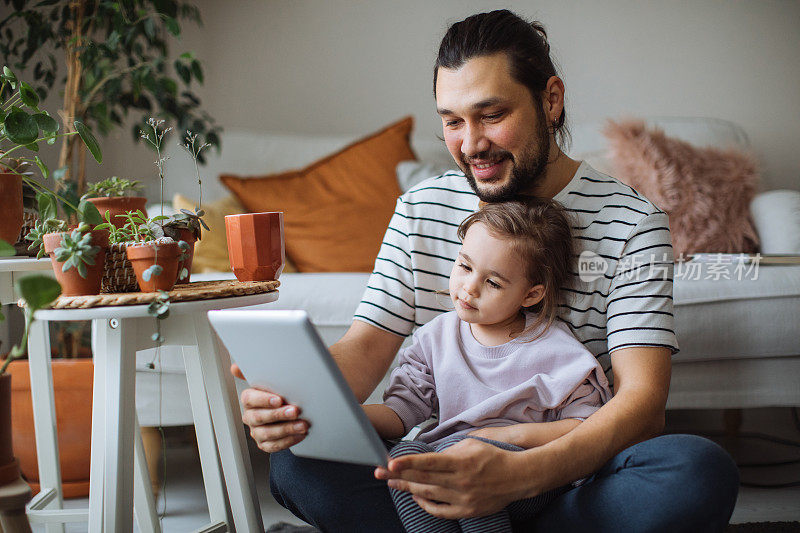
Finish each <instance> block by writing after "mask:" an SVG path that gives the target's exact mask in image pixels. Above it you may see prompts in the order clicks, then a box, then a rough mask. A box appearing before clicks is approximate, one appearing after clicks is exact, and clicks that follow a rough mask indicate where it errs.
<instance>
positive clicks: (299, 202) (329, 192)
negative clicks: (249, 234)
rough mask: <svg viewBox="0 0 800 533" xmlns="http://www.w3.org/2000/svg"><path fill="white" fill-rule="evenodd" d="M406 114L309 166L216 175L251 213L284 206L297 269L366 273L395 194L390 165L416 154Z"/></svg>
mask: <svg viewBox="0 0 800 533" xmlns="http://www.w3.org/2000/svg"><path fill="white" fill-rule="evenodd" d="M412 127H413V118H412V117H406V118H404V119H402V120H400V121H398V122H395V123H393V124H391V125H389V126H387V127H385V128H383V129H382V130H380V131H378V132H376V133H373V134H371V135H369V136H367V137H364V138H362V139H360V140H358V141H356V142H354V143H352V144H350V145H348V146H346V147H345V148H343V149H341V150H339V151H338V152H336V153H334V154H331V155H328V156H326V157H324V158H322V159H320V160H319V161H316V162H314V163H312V164H310V165H309V166H307V167H305V168H303V169H300V170H292V171H288V172H282V173H279V174H273V175H268V176H259V177H243V176H236V175H231V174H223V175H221V176H220V180H221V181H222V183H223V184H224V185H225V186H226V187H227V188H228V189H229V190H230V191H231V192H232V193H233V194H234V196H236V197H237V198H238V199H239V201H240V202H241V203H242V205H243V206H244V207H245V208H246V209H247V210H248V211H250V212H264V211H283V212H284V235H285V240H286V254H287V255H288V256H289V257H291V258H292V260H293V262H294V263H295V265H296V267H297V270H298V271H300V272H370V271H371V270H372V267H373V264H374V262H375V257H376V256H377V254H378V249H379V248H380V245H381V241H382V240H383V234H384V232H385V231H386V227H387V225H388V223H389V219H390V218H391V216H392V213H393V212H394V206H395V201H396V199H397V197H398V196H399V195H400V194H401V191H400V188H399V186H398V184H397V175H396V173H395V168H396V166H397V164H398V163H399V162H400V161H405V160H409V159H416V156H415V155H414V152H413V151H412V149H411V145H410V136H411V129H412Z"/></svg>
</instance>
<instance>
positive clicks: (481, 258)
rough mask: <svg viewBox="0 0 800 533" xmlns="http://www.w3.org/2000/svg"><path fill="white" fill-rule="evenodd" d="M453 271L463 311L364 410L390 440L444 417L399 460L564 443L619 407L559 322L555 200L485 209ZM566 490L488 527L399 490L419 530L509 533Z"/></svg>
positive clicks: (464, 237)
mask: <svg viewBox="0 0 800 533" xmlns="http://www.w3.org/2000/svg"><path fill="white" fill-rule="evenodd" d="M458 236H459V238H460V239H461V241H462V247H461V250H460V252H459V254H458V257H457V258H456V261H455V264H454V265H453V270H452V272H451V273H450V286H449V288H450V291H449V293H450V299H451V300H452V302H453V305H454V306H455V310H454V311H451V312H449V313H444V314H442V315H439V316H438V317H436V318H435V319H433V320H431V321H430V322H429V323H427V324H425V325H424V326H422V327H421V328H419V329H418V330H417V331H416V332H415V333H414V336H413V342H412V344H411V346H409V347H408V348H407V349H405V350H404V351H403V352H402V353H401V355H400V365H399V366H398V367H397V368H396V369H395V370H394V371H393V373H392V375H391V380H390V384H389V386H388V387H387V389H386V392H385V393H384V403H383V404H382V405H367V406H364V409H365V411H366V412H367V415H368V416H369V418H370V420H371V421H372V424H373V425H374V426H375V428H376V429H377V431H378V433H379V434H380V436H381V437H383V438H385V439H397V438H400V437H402V436H404V435H405V434H407V433H408V432H409V430H411V428H413V427H414V426H416V425H417V424H421V423H422V422H425V421H426V420H428V419H430V418H431V417H432V416H435V417H436V418H438V420H437V421H436V423H435V424H433V425H432V426H428V427H426V428H425V429H423V430H422V432H421V433H420V434H419V435H418V436H417V437H416V439H415V440H413V441H402V442H400V443H399V444H397V445H395V446H394V447H393V448H392V450H391V452H390V455H391V456H392V457H399V456H401V455H407V454H410V453H428V452H439V451H442V450H444V449H446V448H447V447H449V446H452V445H454V444H456V443H457V442H459V441H461V440H463V439H465V438H475V439H479V440H482V441H484V442H487V443H489V444H492V445H494V446H498V447H500V448H503V449H505V450H512V451H520V450H524V449H527V448H533V447H535V446H541V445H543V444H546V443H547V442H550V441H552V440H554V439H557V438H558V437H560V436H562V435H564V434H566V433H567V432H569V431H570V430H572V429H573V428H575V427H576V426H577V425H578V424H580V423H581V421H582V420H583V419H585V418H586V417H588V416H589V415H591V414H592V413H593V412H595V411H596V410H597V409H599V408H600V406H602V405H603V404H604V403H605V402H606V401H608V399H609V398H610V397H611V392H610V391H609V388H608V381H607V380H606V377H605V374H604V373H603V370H602V368H601V367H600V365H599V364H598V363H597V360H596V359H595V357H594V356H593V355H592V354H591V353H590V352H589V351H588V350H587V349H586V348H584V346H583V345H582V344H581V343H580V342H579V341H578V340H577V339H576V338H575V337H574V336H573V335H572V333H571V332H570V330H569V328H568V327H567V325H566V324H564V323H563V322H561V321H560V320H558V319H557V316H558V306H559V304H560V303H561V298H560V287H563V286H565V285H566V283H567V280H568V276H569V275H570V274H569V265H570V264H571V263H572V241H571V235H570V226H569V222H568V219H567V217H566V215H565V214H564V212H563V211H562V209H561V208H560V206H559V205H558V204H557V203H556V202H554V201H552V200H545V199H531V200H529V201H526V202H507V203H502V204H486V205H484V206H483V207H481V209H480V210H479V211H477V212H476V213H473V214H472V215H470V216H469V217H467V219H466V220H464V222H463V223H462V224H461V226H460V227H459V228H458ZM564 490H566V488H562V489H556V490H554V491H550V492H547V493H544V494H541V495H539V496H537V497H536V498H530V499H526V500H520V501H516V502H513V503H512V504H510V505H509V506H508V507H506V509H504V510H503V511H501V512H499V513H496V514H493V515H490V516H485V517H476V518H467V519H461V520H457V521H456V520H445V519H441V518H437V517H434V516H432V515H430V514H428V513H427V512H426V511H424V510H423V509H422V508H421V507H420V506H419V505H417V503H416V502H414V500H413V499H412V496H411V494H410V493H407V492H401V491H397V490H394V489H390V491H391V494H392V498H393V500H394V502H395V507H396V508H397V512H398V515H399V517H400V520H401V521H402V522H403V525H404V526H405V528H406V531H408V532H409V533H411V532H430V531H437V532H439V531H442V532H450V531H452V532H458V531H492V532H496V531H509V532H510V531H511V521H512V520H524V519H527V518H530V517H532V516H533V515H534V514H535V513H537V512H538V511H539V510H540V509H541V508H542V507H544V506H545V505H546V504H547V503H548V502H549V501H550V500H552V499H553V498H555V497H556V496H558V495H559V494H561V493H562V492H563V491H564Z"/></svg>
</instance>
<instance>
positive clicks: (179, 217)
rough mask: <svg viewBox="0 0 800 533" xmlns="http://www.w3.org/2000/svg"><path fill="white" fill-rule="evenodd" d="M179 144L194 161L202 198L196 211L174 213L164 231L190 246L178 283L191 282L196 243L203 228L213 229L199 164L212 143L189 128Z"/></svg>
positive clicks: (185, 210) (186, 251)
mask: <svg viewBox="0 0 800 533" xmlns="http://www.w3.org/2000/svg"><path fill="white" fill-rule="evenodd" d="M178 145H179V146H180V147H181V148H183V149H184V150H186V153H188V154H189V156H190V157H191V158H192V161H194V171H195V176H197V187H198V192H199V195H200V196H199V198H200V199H199V202H198V205H197V206H195V208H194V211H189V210H188V209H181V210H180V212H178V213H175V214H174V215H172V217H170V220H169V222H167V223H166V224H164V232H165V233H166V234H167V235H168V236H170V237H172V238H173V239H175V240H176V241H184V242H186V243H187V245H188V248H187V249H186V250H184V255H185V256H186V260H185V263H184V267H185V268H184V269H181V275H179V276H178V283H189V278H190V276H191V271H192V260H193V258H194V245H195V243H196V242H197V241H199V240H200V239H201V238H202V229H205V230H206V231H211V230H210V229H209V227H208V225H206V223H205V221H204V220H203V215H205V212H204V211H203V209H202V204H203V181H202V179H200V167H199V165H198V160H199V158H200V154H201V152H202V151H203V150H204V149H206V148H208V147H209V146H211V145H210V144H209V143H204V144H201V143H199V142H198V140H197V134H196V133H192V132H191V131H189V130H186V137H184V142H183V143H178Z"/></svg>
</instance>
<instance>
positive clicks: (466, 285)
mask: <svg viewBox="0 0 800 533" xmlns="http://www.w3.org/2000/svg"><path fill="white" fill-rule="evenodd" d="M510 244H511V242H510V240H509V239H504V238H500V237H496V236H494V235H492V234H491V233H489V231H488V229H487V228H486V226H485V225H484V224H482V223H480V222H476V223H474V224H472V226H470V228H469V229H468V230H467V234H466V235H465V236H464V242H463V243H462V246H461V251H460V252H459V254H458V257H457V258H456V262H455V264H454V265H453V270H452V272H451V273H450V298H451V299H452V300H453V304H454V305H455V309H456V312H457V313H458V316H459V317H460V318H461V320H464V321H465V322H469V323H472V324H480V325H503V324H505V323H506V322H507V321H511V322H513V321H514V320H515V319H516V318H517V316H518V313H519V310H520V308H521V307H527V306H530V305H534V304H536V303H538V302H539V301H540V300H541V299H542V298H543V297H544V286H543V285H535V286H534V285H532V284H531V282H530V281H528V278H527V277H526V276H525V271H524V269H523V264H522V261H521V260H520V258H519V257H518V255H517V253H516V252H514V251H513V250H512V248H511V245H510Z"/></svg>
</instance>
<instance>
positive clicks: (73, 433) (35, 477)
mask: <svg viewBox="0 0 800 533" xmlns="http://www.w3.org/2000/svg"><path fill="white" fill-rule="evenodd" d="M52 369H53V389H54V391H55V404H56V427H57V428H58V453H59V463H60V464H61V487H62V490H63V491H64V492H63V494H64V497H66V498H77V497H85V496H87V495H88V494H89V463H90V458H91V435H92V378H93V375H94V365H93V364H92V360H91V359H90V358H86V359H54V360H53V363H52ZM8 371H9V373H10V374H11V375H12V376H13V385H12V392H11V397H12V404H13V406H14V410H13V411H12V413H11V426H12V427H13V434H14V441H13V442H14V451H15V453H16V455H17V457H18V458H19V463H20V470H22V475H23V477H24V478H25V480H26V481H27V482H28V484H29V485H30V486H31V488H32V489H33V491H34V492H38V491H39V467H38V463H37V457H36V435H35V432H34V429H33V404H32V403H31V385H30V371H29V369H28V361H25V360H22V361H14V362H13V363H11V364H10V365H9V366H8Z"/></svg>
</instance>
